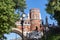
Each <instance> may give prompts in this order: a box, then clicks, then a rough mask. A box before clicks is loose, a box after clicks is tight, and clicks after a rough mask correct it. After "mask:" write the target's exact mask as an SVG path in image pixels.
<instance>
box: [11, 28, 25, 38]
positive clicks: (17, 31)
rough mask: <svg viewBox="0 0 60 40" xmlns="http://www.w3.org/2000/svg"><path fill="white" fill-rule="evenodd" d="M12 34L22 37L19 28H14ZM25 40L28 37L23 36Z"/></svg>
mask: <svg viewBox="0 0 60 40" xmlns="http://www.w3.org/2000/svg"><path fill="white" fill-rule="evenodd" d="M12 32H13V33H16V34H18V35H19V36H21V37H22V30H20V29H18V28H12ZM23 37H24V39H26V37H25V36H24V35H23Z"/></svg>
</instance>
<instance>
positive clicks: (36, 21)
mask: <svg viewBox="0 0 60 40" xmlns="http://www.w3.org/2000/svg"><path fill="white" fill-rule="evenodd" d="M40 24H41V13H40V10H39V9H38V8H32V9H31V10H30V12H29V14H28V17H27V18H25V19H24V23H23V28H24V31H27V32H28V31H32V30H35V29H36V27H37V28H38V31H39V30H40ZM16 25H17V28H18V29H22V26H21V19H20V20H19V21H17V22H16Z"/></svg>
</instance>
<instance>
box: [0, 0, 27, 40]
mask: <svg viewBox="0 0 60 40" xmlns="http://www.w3.org/2000/svg"><path fill="white" fill-rule="evenodd" d="M25 8H26V3H25V0H0V40H1V39H2V38H6V37H5V36H4V34H6V33H7V34H8V33H9V32H11V29H12V27H15V22H16V21H17V20H18V18H19V16H18V15H19V14H15V10H16V9H20V11H21V12H22V11H24V9H25Z"/></svg>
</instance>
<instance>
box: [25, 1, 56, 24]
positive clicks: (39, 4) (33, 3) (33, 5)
mask: <svg viewBox="0 0 60 40" xmlns="http://www.w3.org/2000/svg"><path fill="white" fill-rule="evenodd" d="M47 3H48V0H26V4H27V9H26V10H25V13H29V10H30V9H31V8H39V9H40V13H41V17H42V19H43V20H44V22H45V17H46V16H47V17H48V22H49V24H53V22H54V23H55V24H56V21H54V20H51V19H50V15H49V14H47V12H46V10H45V8H46V4H47Z"/></svg>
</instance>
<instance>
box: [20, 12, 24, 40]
mask: <svg viewBox="0 0 60 40" xmlns="http://www.w3.org/2000/svg"><path fill="white" fill-rule="evenodd" d="M24 17H25V13H24V12H23V13H22V20H21V26H22V40H24V36H23V31H24V29H23V26H24V25H23V24H24Z"/></svg>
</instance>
